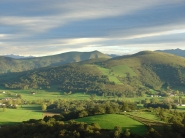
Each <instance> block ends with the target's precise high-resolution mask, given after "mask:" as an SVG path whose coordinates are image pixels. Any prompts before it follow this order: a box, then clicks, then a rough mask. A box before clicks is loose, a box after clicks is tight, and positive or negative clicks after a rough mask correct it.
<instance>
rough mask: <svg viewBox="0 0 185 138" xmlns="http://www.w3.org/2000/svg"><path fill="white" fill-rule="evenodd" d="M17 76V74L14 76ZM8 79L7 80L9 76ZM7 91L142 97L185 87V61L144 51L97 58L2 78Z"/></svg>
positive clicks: (169, 55)
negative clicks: (44, 90)
mask: <svg viewBox="0 0 185 138" xmlns="http://www.w3.org/2000/svg"><path fill="white" fill-rule="evenodd" d="M12 76H13V74H12ZM6 78H7V77H6ZM1 83H3V84H4V86H5V87H6V88H13V89H15V88H16V89H28V88H39V87H42V88H48V89H49V88H50V87H51V86H52V85H55V86H56V85H57V86H58V88H59V89H60V90H61V91H68V92H69V91H72V92H89V91H90V92H96V93H98V94H110V95H114V94H115V93H116V94H117V95H118V96H121V95H122V96H123V95H124V96H127V97H133V96H141V95H142V94H143V92H146V91H148V90H147V89H146V88H152V89H155V90H160V89H161V88H167V87H168V86H169V87H171V88H174V87H176V86H183V87H184V86H185V58H182V57H178V56H175V55H172V54H167V53H161V52H151V51H142V52H139V53H136V54H134V55H129V56H121V57H117V58H112V59H107V60H100V59H96V60H95V59H93V60H89V61H83V62H79V63H73V64H69V65H65V66H58V67H48V68H43V69H38V70H34V71H28V72H23V73H22V74H21V75H20V76H19V77H17V76H16V77H15V78H14V79H13V78H11V80H6V81H5V80H4V81H3V79H2V78H1Z"/></svg>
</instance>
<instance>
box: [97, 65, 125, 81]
mask: <svg viewBox="0 0 185 138" xmlns="http://www.w3.org/2000/svg"><path fill="white" fill-rule="evenodd" d="M97 68H98V69H99V70H100V71H101V72H102V73H103V74H104V75H107V76H108V77H109V81H114V82H115V83H116V84H122V83H121V82H120V81H119V80H118V78H117V77H116V76H115V75H114V74H113V73H110V69H107V68H103V67H100V66H97Z"/></svg>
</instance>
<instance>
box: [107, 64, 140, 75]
mask: <svg viewBox="0 0 185 138" xmlns="http://www.w3.org/2000/svg"><path fill="white" fill-rule="evenodd" d="M111 69H112V70H113V73H114V75H115V76H120V77H126V74H127V73H129V74H130V76H137V74H136V73H135V72H134V71H133V70H132V69H131V68H130V67H128V66H126V65H119V66H113V67H111Z"/></svg>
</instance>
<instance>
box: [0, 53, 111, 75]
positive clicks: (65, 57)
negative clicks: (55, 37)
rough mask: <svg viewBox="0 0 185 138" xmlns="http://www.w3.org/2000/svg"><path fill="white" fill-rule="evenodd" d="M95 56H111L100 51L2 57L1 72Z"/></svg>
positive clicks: (75, 60)
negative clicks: (24, 57)
mask: <svg viewBox="0 0 185 138" xmlns="http://www.w3.org/2000/svg"><path fill="white" fill-rule="evenodd" d="M95 58H110V57H109V56H107V55H105V54H103V53H101V52H99V51H93V52H68V53H63V54H58V55H53V56H45V57H35V58H27V59H12V58H8V57H3V56H2V57H0V64H1V66H0V73H7V72H20V71H26V70H32V69H35V68H41V67H47V66H58V65H63V64H68V63H72V62H79V61H84V60H88V59H95Z"/></svg>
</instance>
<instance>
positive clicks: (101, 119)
mask: <svg viewBox="0 0 185 138" xmlns="http://www.w3.org/2000/svg"><path fill="white" fill-rule="evenodd" d="M76 121H79V122H85V123H89V124H90V123H98V124H99V125H100V127H101V128H104V129H114V127H115V126H120V127H122V129H123V130H125V129H130V131H131V132H133V133H136V134H139V135H142V134H144V133H146V131H147V128H146V127H145V126H144V125H143V124H142V123H140V122H138V121H136V120H133V119H131V118H129V117H127V116H124V115H119V114H105V115H96V116H90V117H84V118H79V119H76Z"/></svg>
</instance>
